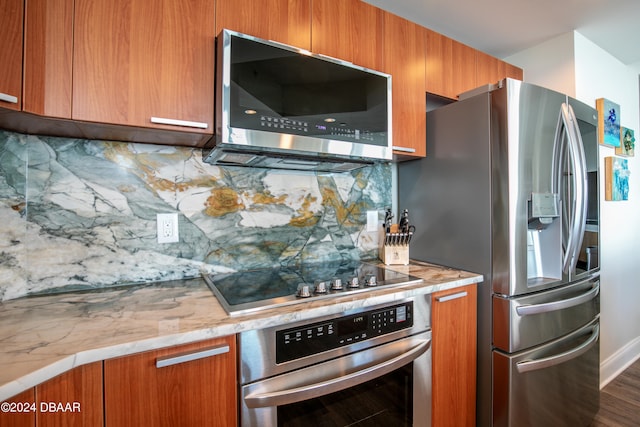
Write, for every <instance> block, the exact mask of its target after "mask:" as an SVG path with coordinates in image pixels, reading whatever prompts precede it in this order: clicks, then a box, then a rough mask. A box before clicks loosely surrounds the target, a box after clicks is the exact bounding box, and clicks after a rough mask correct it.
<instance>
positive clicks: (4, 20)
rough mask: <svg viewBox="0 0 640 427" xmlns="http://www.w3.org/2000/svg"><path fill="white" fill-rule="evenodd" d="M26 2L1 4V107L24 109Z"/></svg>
mask: <svg viewBox="0 0 640 427" xmlns="http://www.w3.org/2000/svg"><path fill="white" fill-rule="evenodd" d="M23 5H24V0H2V2H0V40H2V42H0V58H2V59H1V61H2V66H0V107H3V108H8V109H11V110H17V111H19V110H20V109H21V108H22V15H23V7H24V6H23Z"/></svg>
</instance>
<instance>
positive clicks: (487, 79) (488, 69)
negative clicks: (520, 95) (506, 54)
mask: <svg viewBox="0 0 640 427" xmlns="http://www.w3.org/2000/svg"><path fill="white" fill-rule="evenodd" d="M476 74H477V84H478V86H481V85H484V84H492V83H496V82H497V81H500V80H502V79H504V78H505V77H511V78H514V79H518V80H522V69H520V68H518V67H516V66H514V65H511V64H509V63H507V62H504V61H501V60H500V59H498V58H496V57H493V56H491V55H487V54H486V53H483V52H477V53H476Z"/></svg>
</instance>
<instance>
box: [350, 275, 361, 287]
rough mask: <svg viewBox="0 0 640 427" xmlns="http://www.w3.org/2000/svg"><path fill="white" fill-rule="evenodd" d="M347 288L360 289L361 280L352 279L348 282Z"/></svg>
mask: <svg viewBox="0 0 640 427" xmlns="http://www.w3.org/2000/svg"><path fill="white" fill-rule="evenodd" d="M347 286H348V287H350V288H359V287H360V280H358V278H357V277H352V278H350V279H349V280H348V283H347Z"/></svg>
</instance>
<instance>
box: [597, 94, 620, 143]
mask: <svg viewBox="0 0 640 427" xmlns="http://www.w3.org/2000/svg"><path fill="white" fill-rule="evenodd" d="M596 109H597V110H598V142H599V143H600V144H603V145H608V146H609V147H620V106H619V105H618V104H616V103H615V102H611V101H609V100H608V99H604V98H600V99H596Z"/></svg>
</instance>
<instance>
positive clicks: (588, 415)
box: [493, 318, 600, 427]
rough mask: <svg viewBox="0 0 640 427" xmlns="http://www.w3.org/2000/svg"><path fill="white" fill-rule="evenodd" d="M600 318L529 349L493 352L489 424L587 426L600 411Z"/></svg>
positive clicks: (547, 426) (498, 425) (500, 425)
mask: <svg viewBox="0 0 640 427" xmlns="http://www.w3.org/2000/svg"><path fill="white" fill-rule="evenodd" d="M599 331H600V328H599V318H596V319H594V320H593V322H591V323H589V324H588V325H586V326H585V327H583V328H580V329H578V330H576V331H575V332H572V333H571V334H568V335H566V336H564V337H562V338H560V339H558V340H555V341H553V342H550V343H548V344H545V345H542V346H539V347H536V348H534V349H531V350H529V351H525V352H521V353H516V354H511V355H510V354H505V353H502V352H500V351H498V350H495V351H494V352H493V369H494V379H495V380H494V381H495V382H494V388H493V402H494V404H493V425H494V426H495V427H502V426H510V427H511V426H513V427H515V426H517V427H526V426H532V427H533V426H540V427H550V426H588V425H589V424H590V423H591V421H592V420H593V417H594V416H595V414H596V413H597V412H598V407H599V403H600V389H599V386H600V384H599V383H600V379H599V366H600V364H599V361H600V350H599V337H600V332H599Z"/></svg>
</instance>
